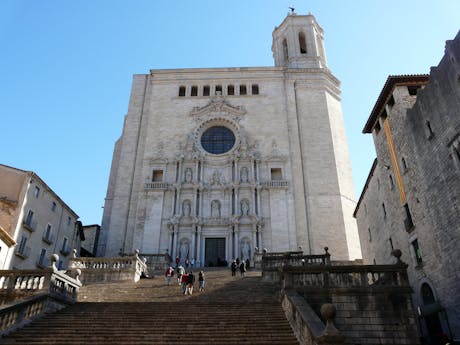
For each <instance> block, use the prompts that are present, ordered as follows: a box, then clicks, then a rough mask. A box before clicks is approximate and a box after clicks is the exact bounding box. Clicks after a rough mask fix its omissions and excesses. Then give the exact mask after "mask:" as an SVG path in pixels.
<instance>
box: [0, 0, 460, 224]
mask: <svg viewBox="0 0 460 345" xmlns="http://www.w3.org/2000/svg"><path fill="white" fill-rule="evenodd" d="M292 5H293V6H294V7H295V8H296V12H297V13H298V14H306V13H308V12H311V13H312V14H314V15H315V17H316V19H317V20H318V22H319V24H320V25H321V26H322V27H323V29H324V31H325V45H326V54H327V58H328V65H329V68H330V69H331V70H332V72H333V73H334V75H335V76H336V77H337V78H339V79H340V80H341V82H342V107H343V113H344V118H345V125H346V131H347V137H348V141H349V148H350V156H351V162H352V169H353V176H354V182H355V189H356V197H357V198H358V197H359V194H360V193H361V190H362V187H363V185H364V182H365V180H366V177H367V174H368V172H369V169H370V167H371V164H372V160H373V159H374V157H375V150H374V146H373V143H372V138H371V137H370V135H364V134H362V133H361V130H362V128H363V126H364V123H365V122H366V120H367V118H368V116H369V113H370V111H371V109H372V107H373V105H374V103H375V101H376V99H377V97H378V95H379V93H380V90H381V88H382V87H383V84H384V82H385V80H386V78H387V76H388V75H390V74H419V73H429V71H430V67H431V66H435V65H437V64H438V62H439V60H440V59H441V57H442V56H443V53H444V44H445V41H446V40H449V39H452V38H454V36H455V35H456V33H457V32H458V30H459V29H460V1H458V0H437V1H432V0H430V1H429V0H418V1H415V0H404V1H401V0H347V1H343V0H321V1H320V0H311V1H294V0H290V1H286V0H276V1H275V0H273V1H268V0H257V1H251V0H233V1H200V0H195V1H181V0H176V1H157V0H144V1H139V0H132V1H117V0H110V1H102V0H92V1H89V0H88V1H66V0H55V1H52V0H41V1H37V0H30V1H21V0H2V1H1V2H0V52H1V54H0V78H1V81H2V82H1V83H0V114H1V115H0V116H1V122H0V126H1V127H0V128H1V129H2V130H1V133H2V145H1V150H0V163H1V164H6V165H10V166H13V167H16V168H19V169H24V170H32V171H34V172H36V173H37V174H38V175H39V176H40V177H41V178H42V179H43V180H44V181H45V182H46V183H47V184H48V185H49V186H50V187H51V188H52V189H53V190H54V191H55V192H56V193H57V194H58V195H59V196H60V197H61V198H62V199H63V200H64V201H65V202H66V203H67V204H68V205H69V206H70V207H71V208H72V209H73V210H74V211H75V212H76V213H77V214H78V215H79V216H80V219H81V220H82V221H83V223H84V224H93V223H98V224H100V222H101V218H102V206H103V204H104V197H105V193H106V189H107V182H108V176H109V172H110V164H111V160H112V153H113V145H114V143H115V141H116V140H117V139H118V138H119V136H120V134H121V130H122V126H123V117H124V115H125V114H126V111H127V107H128V101H129V94H130V87H131V80H132V75H133V74H138V73H148V72H149V70H150V69H151V68H192V67H244V66H272V65H273V57H272V52H271V39H272V37H271V34H272V31H273V29H274V27H275V26H276V25H278V24H280V23H281V21H282V20H283V19H284V17H285V16H286V14H287V12H288V6H292Z"/></svg>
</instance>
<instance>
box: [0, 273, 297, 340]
mask: <svg viewBox="0 0 460 345" xmlns="http://www.w3.org/2000/svg"><path fill="white" fill-rule="evenodd" d="M161 278H162V277H156V278H154V279H151V280H141V281H140V282H138V283H136V284H134V283H110V284H94V285H88V286H84V287H83V288H82V289H81V291H80V294H79V302H78V303H76V304H75V305H73V306H70V307H68V308H65V309H64V310H61V311H60V312H58V313H55V314H50V315H47V316H45V317H44V318H43V319H40V320H37V321H35V322H33V323H32V324H30V325H29V326H26V327H24V328H23V329H22V330H20V331H17V332H14V333H12V334H11V335H9V336H7V337H5V338H3V339H1V343H2V344H28V345H34V344H37V345H39V344H66V345H77V344H78V345H80V344H86V343H91V344H113V345H122V344H123V345H126V344H132V345H144V344H145V345H146V344H149V345H152V344H155V345H170V344H190V345H195V344H196V345H198V344H200V345H202V344H215V345H224V344H225V345H245V344H253V345H262V344H264V345H269V344H276V345H281V344H282V345H291V344H292V345H294V344H296V345H297V344H298V342H297V340H296V338H295V336H294V334H293V332H292V329H291V327H290V325H289V323H288V322H287V320H286V318H285V316H284V313H283V311H282V308H281V306H280V303H279V301H278V300H277V296H278V295H277V290H276V287H274V286H273V285H270V284H266V283H263V282H261V281H260V275H259V274H258V273H257V272H252V273H251V272H249V274H248V277H246V278H244V279H241V278H239V277H231V275H230V274H229V272H228V271H227V270H215V271H213V272H209V273H207V281H206V291H205V292H203V293H199V292H198V291H197V290H195V293H194V294H193V295H192V296H189V295H187V296H184V295H183V294H182V293H181V288H180V287H179V286H177V285H172V286H167V285H166V283H165V281H164V279H161ZM197 286H198V284H197V285H196V287H197ZM178 330H179V331H178Z"/></svg>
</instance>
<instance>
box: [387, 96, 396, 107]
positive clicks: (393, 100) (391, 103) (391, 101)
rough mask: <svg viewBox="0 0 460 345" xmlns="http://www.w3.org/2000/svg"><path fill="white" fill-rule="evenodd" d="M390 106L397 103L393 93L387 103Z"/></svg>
mask: <svg viewBox="0 0 460 345" xmlns="http://www.w3.org/2000/svg"><path fill="white" fill-rule="evenodd" d="M387 104H388V105H389V106H390V107H393V106H394V105H395V98H394V97H393V95H391V96H390V98H389V99H388V103H387Z"/></svg>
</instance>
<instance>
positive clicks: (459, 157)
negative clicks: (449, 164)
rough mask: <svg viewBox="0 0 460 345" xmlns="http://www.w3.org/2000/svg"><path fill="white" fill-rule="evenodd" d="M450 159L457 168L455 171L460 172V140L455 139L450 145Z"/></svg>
mask: <svg viewBox="0 0 460 345" xmlns="http://www.w3.org/2000/svg"><path fill="white" fill-rule="evenodd" d="M452 156H453V157H452V158H453V159H454V164H455V165H456V166H457V169H459V170H460V139H459V138H457V140H455V141H454V142H453V143H452Z"/></svg>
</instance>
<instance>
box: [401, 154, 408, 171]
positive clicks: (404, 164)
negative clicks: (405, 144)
mask: <svg viewBox="0 0 460 345" xmlns="http://www.w3.org/2000/svg"><path fill="white" fill-rule="evenodd" d="M401 164H402V168H403V172H407V170H408V169H407V163H406V159H405V158H404V157H402V158H401Z"/></svg>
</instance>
